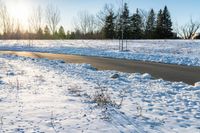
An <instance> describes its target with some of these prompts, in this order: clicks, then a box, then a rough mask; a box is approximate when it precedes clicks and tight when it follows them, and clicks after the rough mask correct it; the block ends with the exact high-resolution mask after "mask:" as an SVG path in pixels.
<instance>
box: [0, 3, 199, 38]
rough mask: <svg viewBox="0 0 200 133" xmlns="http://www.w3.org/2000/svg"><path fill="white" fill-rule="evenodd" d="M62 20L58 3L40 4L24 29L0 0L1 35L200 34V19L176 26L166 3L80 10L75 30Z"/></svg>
mask: <svg viewBox="0 0 200 133" xmlns="http://www.w3.org/2000/svg"><path fill="white" fill-rule="evenodd" d="M60 20H61V17H60V10H59V9H58V8H57V7H56V6H53V5H48V6H47V7H46V8H41V7H40V6H38V7H37V8H35V9H33V11H32V14H31V15H30V17H29V19H28V23H29V26H28V28H27V29H25V30H22V26H21V24H20V23H18V22H16V21H14V20H13V19H12V18H11V17H10V15H9V13H8V10H7V8H6V5H5V4H4V3H3V2H1V0H0V26H1V29H2V34H0V39H177V38H183V39H191V38H200V35H198V34H196V33H197V32H198V30H199V28H200V23H198V22H195V21H193V20H192V19H191V20H190V21H189V22H188V23H187V24H185V25H183V26H181V27H179V26H176V27H175V26H174V25H173V22H172V20H171V15H170V11H169V10H168V7H167V6H165V7H164V8H163V9H160V10H159V11H158V12H156V11H155V10H154V9H150V11H148V12H147V11H145V10H141V9H136V11H134V12H130V10H129V7H128V4H127V3H123V6H122V7H119V8H118V9H117V10H116V9H115V8H114V6H113V5H108V4H106V5H105V7H104V8H103V9H102V10H101V11H99V12H98V13H97V14H96V15H94V14H90V13H89V12H87V11H81V12H79V13H78V14H77V16H76V17H75V18H74V22H73V26H74V30H73V31H67V32H65V29H64V27H63V26H60V25H59V23H60ZM173 27H175V28H174V29H173Z"/></svg>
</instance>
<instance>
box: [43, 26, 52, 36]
mask: <svg viewBox="0 0 200 133" xmlns="http://www.w3.org/2000/svg"><path fill="white" fill-rule="evenodd" d="M44 35H45V39H50V38H51V32H50V29H49V27H48V26H47V25H46V26H45V28H44Z"/></svg>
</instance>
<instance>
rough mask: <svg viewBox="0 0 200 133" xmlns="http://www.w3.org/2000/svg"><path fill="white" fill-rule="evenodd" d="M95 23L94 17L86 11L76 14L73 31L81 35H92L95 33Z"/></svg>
mask: <svg viewBox="0 0 200 133" xmlns="http://www.w3.org/2000/svg"><path fill="white" fill-rule="evenodd" d="M95 21H96V20H95V17H94V15H92V14H89V13H88V12H87V11H81V12H79V13H78V15H77V18H74V27H75V30H78V31H80V32H81V33H83V34H87V33H92V32H94V31H95V27H96V26H95V25H96V23H95Z"/></svg>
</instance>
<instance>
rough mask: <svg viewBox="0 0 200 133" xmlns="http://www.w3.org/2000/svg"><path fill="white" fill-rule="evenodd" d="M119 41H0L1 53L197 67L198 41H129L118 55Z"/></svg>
mask: <svg viewBox="0 0 200 133" xmlns="http://www.w3.org/2000/svg"><path fill="white" fill-rule="evenodd" d="M118 49H119V41H118V40H66V41H43V40H42V41H37V40H34V41H33V40H30V41H29V40H28V41H25V40H22V41H20V40H17V41H16V40H14V41H0V50H23V51H35V52H50V53H65V54H75V55H87V56H101V57H112V58H121V59H130V60H142V61H153V62H161V63H169V64H180V65H188V66H200V41H198V40H129V41H128V42H127V50H128V52H120V51H119V50H118Z"/></svg>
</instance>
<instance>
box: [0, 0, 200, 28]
mask: <svg viewBox="0 0 200 133" xmlns="http://www.w3.org/2000/svg"><path fill="white" fill-rule="evenodd" d="M2 1H3V2H5V3H6V5H7V8H8V11H9V12H10V14H11V15H12V16H14V17H15V18H16V19H17V20H18V21H19V22H20V23H23V24H24V25H26V24H27V20H28V19H27V18H28V16H29V15H30V14H31V11H32V9H34V8H37V6H39V5H40V6H41V7H44V8H45V7H46V6H47V5H48V4H52V5H54V6H57V7H58V8H59V9H60V12H61V22H60V25H63V26H64V27H65V29H66V30H72V29H73V22H74V21H73V20H74V17H76V16H77V14H78V13H79V12H81V11H85V10H86V11H88V12H90V13H91V14H94V15H95V14H96V13H98V12H99V11H100V10H102V9H103V7H104V5H105V4H106V3H108V4H113V5H114V7H115V8H118V7H119V5H120V0H2ZM124 1H126V2H127V3H128V4H129V9H130V13H131V14H132V13H133V12H135V10H136V8H139V9H143V10H146V11H149V10H150V9H151V8H153V9H155V11H156V12H157V11H158V10H159V9H163V8H164V6H165V5H167V6H168V9H169V11H170V13H171V17H172V20H173V22H174V25H176V24H178V25H183V24H185V23H187V22H188V21H189V20H190V18H193V19H194V20H200V8H199V5H200V0H124Z"/></svg>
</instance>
